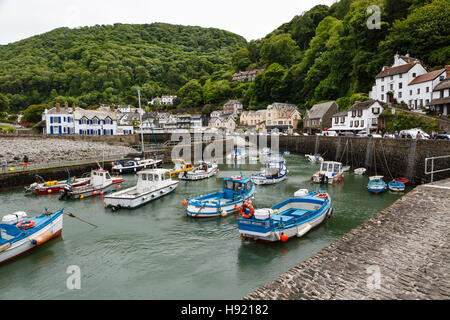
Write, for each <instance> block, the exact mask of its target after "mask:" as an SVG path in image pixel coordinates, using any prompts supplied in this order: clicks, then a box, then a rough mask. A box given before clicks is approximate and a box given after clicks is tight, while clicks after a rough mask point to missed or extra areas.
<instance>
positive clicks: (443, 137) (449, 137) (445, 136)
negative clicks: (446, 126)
mask: <svg viewBox="0 0 450 320" xmlns="http://www.w3.org/2000/svg"><path fill="white" fill-rule="evenodd" d="M434 138H435V139H436V140H450V133H443V134H438V135H436V137H434Z"/></svg>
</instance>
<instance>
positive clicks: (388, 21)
mask: <svg viewBox="0 0 450 320" xmlns="http://www.w3.org/2000/svg"><path fill="white" fill-rule="evenodd" d="M373 5H376V6H378V8H379V9H380V12H379V13H380V18H381V19H380V25H379V28H368V27H367V23H368V21H369V23H370V22H372V21H373V20H372V19H371V15H372V14H373V13H374V11H372V12H370V13H367V9H368V8H369V6H373ZM449 16H450V2H449V1H448V0H433V1H431V0H425V1H423V0H370V1H369V0H341V1H339V2H336V3H334V4H333V5H332V6H331V7H327V6H324V5H318V6H315V7H313V8H312V9H310V10H309V11H307V12H304V13H303V14H301V15H298V16H295V17H294V18H293V19H292V20H291V21H290V22H287V23H285V24H283V25H282V26H280V27H279V28H277V29H276V30H274V31H273V32H271V33H270V34H268V35H267V36H266V37H265V38H263V39H261V40H257V41H251V42H250V43H249V44H248V45H247V47H246V48H244V49H240V50H239V51H238V52H237V53H235V59H234V60H235V61H236V63H235V68H236V69H242V68H248V69H251V68H257V67H260V66H262V65H265V66H267V71H266V72H265V73H261V74H259V75H258V76H257V77H256V79H255V81H254V83H252V84H251V85H248V87H247V88H246V90H245V95H244V96H243V98H244V101H245V103H246V104H250V105H251V108H255V109H257V108H262V107H264V105H265V104H267V103H270V102H272V101H279V102H289V103H295V104H298V105H300V106H305V107H310V106H311V105H313V104H314V103H317V102H320V101H324V100H331V99H333V100H335V99H338V98H342V97H351V96H352V95H355V94H358V93H368V92H369V91H370V89H371V86H372V85H373V81H374V78H375V76H376V74H378V73H379V72H380V70H381V68H382V67H383V65H390V64H392V62H393V56H394V54H395V53H396V52H399V53H400V54H406V53H409V54H410V55H411V56H412V57H416V58H419V59H420V60H422V61H423V63H424V64H425V65H426V66H427V67H428V69H429V70H430V71H431V70H435V69H438V68H442V67H444V66H445V65H446V64H449V63H450V43H449V39H450V31H449V30H450V20H449V19H448V17H449ZM360 97H361V96H360V95H359V96H358V95H357V96H356V98H355V99H357V100H360Z"/></svg>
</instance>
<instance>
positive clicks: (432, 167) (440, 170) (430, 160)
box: [425, 155, 450, 182]
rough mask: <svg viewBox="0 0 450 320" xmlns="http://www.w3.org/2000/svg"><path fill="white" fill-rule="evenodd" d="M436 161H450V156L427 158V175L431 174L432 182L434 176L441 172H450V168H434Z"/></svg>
mask: <svg viewBox="0 0 450 320" xmlns="http://www.w3.org/2000/svg"><path fill="white" fill-rule="evenodd" d="M436 159H450V155H447V156H439V157H430V158H425V174H431V182H433V178H434V174H435V173H439V172H444V171H449V170H450V168H444V169H439V170H435V168H434V160H436ZM428 162H431V168H430V169H431V170H430V171H428Z"/></svg>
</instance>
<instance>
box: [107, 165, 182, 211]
mask: <svg viewBox="0 0 450 320" xmlns="http://www.w3.org/2000/svg"><path fill="white" fill-rule="evenodd" d="M178 184H179V181H178V180H172V176H171V174H170V170H167V169H145V170H142V171H140V172H139V173H138V182H137V185H136V186H134V187H131V188H128V189H124V190H121V191H118V192H114V193H112V194H109V195H107V196H105V197H104V199H103V200H104V202H103V203H104V205H105V207H107V208H112V210H113V211H115V210H117V209H121V208H127V209H134V208H137V207H140V206H142V205H144V204H147V203H149V202H151V201H153V200H156V199H158V198H161V197H163V196H165V195H167V194H169V193H171V192H173V191H175V189H176V188H177V186H178Z"/></svg>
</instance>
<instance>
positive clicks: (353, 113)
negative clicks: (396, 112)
mask: <svg viewBox="0 0 450 320" xmlns="http://www.w3.org/2000/svg"><path fill="white" fill-rule="evenodd" d="M381 96H383V95H381ZM352 117H353V118H354V117H356V110H353V111H352Z"/></svg>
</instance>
